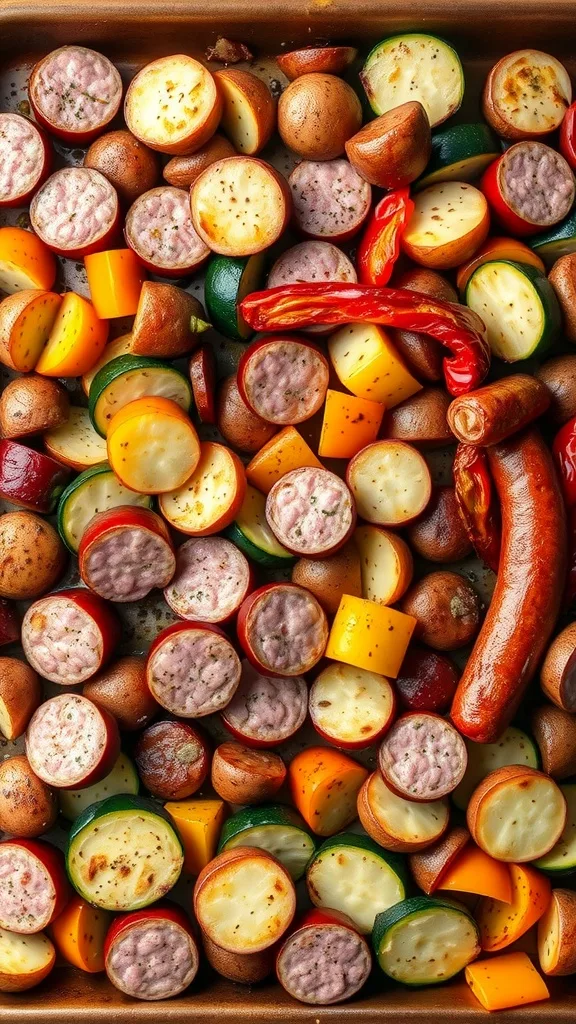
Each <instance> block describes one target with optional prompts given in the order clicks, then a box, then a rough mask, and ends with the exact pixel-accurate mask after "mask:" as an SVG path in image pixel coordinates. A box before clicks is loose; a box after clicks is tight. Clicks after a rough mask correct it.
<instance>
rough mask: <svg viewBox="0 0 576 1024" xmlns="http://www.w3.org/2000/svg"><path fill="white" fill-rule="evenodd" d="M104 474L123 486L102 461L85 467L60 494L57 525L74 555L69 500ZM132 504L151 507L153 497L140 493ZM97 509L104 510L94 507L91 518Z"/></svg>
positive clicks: (123, 502)
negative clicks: (69, 519) (68, 525)
mask: <svg viewBox="0 0 576 1024" xmlns="http://www.w3.org/2000/svg"><path fill="white" fill-rule="evenodd" d="M102 474H108V476H109V477H110V480H111V482H113V483H118V485H119V486H121V485H120V483H119V481H118V480H117V478H116V476H115V474H114V473H113V471H112V470H111V469H110V466H109V465H108V463H107V462H101V463H99V465H97V466H90V468H89V469H85V470H84V472H83V473H80V474H79V475H78V476H77V477H75V478H74V480H72V481H71V482H70V483H69V484H68V486H67V487H66V488H65V490H64V491H63V492H62V494H61V495H60V500H59V502H58V508H57V510H56V525H57V528H58V533H59V534H60V537H61V538H62V540H63V542H64V544H65V545H66V547H67V548H68V550H69V551H71V552H72V554H73V555H76V554H77V553H78V548H77V546H76V545H75V543H74V541H73V539H72V537H71V535H70V533H69V531H68V528H67V525H66V514H67V506H68V502H69V500H70V498H71V497H72V496H73V495H75V494H77V492H78V491H79V490H80V489H81V488H83V487H84V486H85V485H86V484H88V483H89V482H90V481H91V480H93V479H94V478H95V477H98V476H101V475H102ZM123 489H124V490H125V491H126V493H127V494H128V491H127V489H126V488H123ZM120 504H128V502H127V500H124V501H122V502H120ZM130 504H137V505H139V506H141V507H143V508H151V506H152V498H151V496H150V495H147V494H139V495H138V501H137V502H130ZM106 507H107V508H109V507H113V506H106ZM96 511H98V512H102V511H104V509H103V508H98V509H96V508H94V510H93V511H91V514H90V516H89V517H88V518H90V519H91V518H92V516H93V515H94V514H95V513H96Z"/></svg>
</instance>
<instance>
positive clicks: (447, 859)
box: [408, 825, 470, 896]
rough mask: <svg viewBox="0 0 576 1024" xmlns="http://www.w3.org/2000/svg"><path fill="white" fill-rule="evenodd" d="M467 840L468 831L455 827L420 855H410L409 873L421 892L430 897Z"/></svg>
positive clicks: (458, 826) (459, 826)
mask: <svg viewBox="0 0 576 1024" xmlns="http://www.w3.org/2000/svg"><path fill="white" fill-rule="evenodd" d="M469 839H470V833H469V831H468V829H467V828H462V826H461V825H456V826H455V827H454V828H452V829H450V831H449V832H447V833H446V834H445V835H444V836H443V837H442V839H440V840H439V842H437V843H434V845H433V846H428V847H427V848H426V850H423V851H422V852H421V853H413V854H411V855H410V857H409V858H408V863H409V865H410V871H411V872H412V876H413V878H414V881H415V882H416V884H417V885H418V886H419V887H420V888H421V889H422V892H425V893H426V895H427V896H430V894H431V893H433V892H435V891H436V889H438V887H439V886H440V883H441V881H442V876H443V875H444V874H445V873H446V871H447V870H448V868H449V867H450V866H451V864H452V862H453V861H454V860H455V859H456V858H457V857H458V854H459V853H460V852H461V851H462V850H463V849H464V847H465V846H466V845H467V843H468V841H469Z"/></svg>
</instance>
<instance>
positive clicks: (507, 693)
mask: <svg viewBox="0 0 576 1024" xmlns="http://www.w3.org/2000/svg"><path fill="white" fill-rule="evenodd" d="M488 458H489V462H490V469H491V471H492V475H493V477H494V482H495V484H496V489H497V492H498V496H499V499H500V504H501V508H502V550H501V555H500V564H499V567H498V578H497V581H496V587H495V589H494V595H493V597H492V602H491V604H490V608H489V609H488V614H487V615H486V618H485V620H484V624H483V626H482V629H481V630H480V633H479V635H478V638H477V640H476V643H475V645H474V648H473V650H472V654H471V655H470V658H469V660H468V664H467V665H466V668H465V669H464V672H463V675H462V678H461V679H460V682H459V684H458V688H457V690H456V694H455V697H454V701H453V704H452V711H451V716H452V721H453V722H454V724H455V726H456V728H457V729H458V730H459V731H460V732H461V733H462V735H463V736H467V737H468V738H469V739H471V740H475V741H476V742H477V743H493V742H494V741H495V740H497V739H498V737H499V736H500V734H501V733H502V732H503V730H504V729H505V728H506V726H507V725H508V724H509V722H510V720H511V719H512V717H513V716H514V714H515V712H516V710H517V708H518V705H519V703H520V700H521V698H522V694H523V693H524V690H525V688H526V686H527V685H528V683H529V682H530V680H531V678H532V676H533V675H534V672H535V669H536V667H537V665H538V662H539V660H540V657H541V655H542V653H543V652H544V650H545V649H546V645H547V643H548V640H549V638H550V635H551V633H552V630H553V629H554V626H555V623H556V619H557V617H558V612H559V609H560V603H561V600H562V592H563V588H564V576H565V572H566V551H567V537H566V519H565V512H564V505H563V501H562V495H561V493H560V488H559V485H558V481H557V478H556V474H555V469H554V465H553V462H552V457H551V455H550V452H549V451H548V448H547V447H546V445H545V444H544V441H543V440H542V438H541V436H540V434H539V433H538V431H536V430H530V431H528V432H526V433H524V434H522V435H520V436H519V437H516V438H514V439H513V440H511V441H508V442H505V443H503V444H499V445H496V446H495V447H494V448H490V450H489V452H488Z"/></svg>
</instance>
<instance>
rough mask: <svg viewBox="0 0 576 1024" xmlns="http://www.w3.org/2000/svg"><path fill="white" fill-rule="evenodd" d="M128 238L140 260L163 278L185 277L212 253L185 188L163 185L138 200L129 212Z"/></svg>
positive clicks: (127, 217)
mask: <svg viewBox="0 0 576 1024" xmlns="http://www.w3.org/2000/svg"><path fill="white" fill-rule="evenodd" d="M124 237H125V239H126V242H127V244H128V245H129V246H130V248H131V249H133V251H134V252H135V253H136V255H137V257H138V259H139V260H140V262H141V263H142V264H143V265H144V266H145V267H147V268H148V270H151V271H152V273H153V274H158V275H159V276H160V277H184V276H185V275H186V274H191V273H193V272H194V271H195V270H197V269H198V267H200V266H202V264H203V263H204V262H205V260H207V259H208V256H209V255H210V250H209V248H208V246H207V245H206V244H205V243H204V242H203V241H202V239H201V238H200V237H199V236H198V235H197V233H196V231H195V229H194V225H193V224H192V219H191V217H190V203H189V201H188V196H187V195H186V193H185V192H184V191H183V190H182V189H181V188H173V187H172V186H171V185H160V186H159V187H158V188H153V189H151V190H150V191H149V192H144V194H143V195H141V196H139V197H138V198H137V199H135V200H134V202H133V203H132V206H131V207H130V209H129V210H128V213H127V214H126V221H125V224H124Z"/></svg>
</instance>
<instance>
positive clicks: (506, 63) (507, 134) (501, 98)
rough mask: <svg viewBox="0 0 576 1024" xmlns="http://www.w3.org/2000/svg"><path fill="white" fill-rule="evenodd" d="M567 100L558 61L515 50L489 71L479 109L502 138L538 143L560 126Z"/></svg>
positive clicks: (566, 84) (565, 74) (568, 95)
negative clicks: (528, 140) (531, 140)
mask: <svg viewBox="0 0 576 1024" xmlns="http://www.w3.org/2000/svg"><path fill="white" fill-rule="evenodd" d="M519 96H522V100H521V102H520V101H519ZM571 99H572V86H571V84H570V75H569V74H568V71H567V70H566V68H565V67H564V65H563V64H561V63H560V61H559V60H556V58H555V57H551V56H550V54H549V53H543V52H542V51H541V50H516V51H515V52H513V53H509V54H507V55H506V57H502V59H501V60H499V61H498V63H497V64H495V65H494V67H493V68H492V70H491V72H490V74H489V75H488V78H487V79H486V85H485V86H484V95H483V97H482V109H483V113H484V117H485V118H486V120H487V121H488V123H489V124H490V125H492V127H493V128H494V130H495V131H496V132H498V135H501V136H502V138H504V139H538V138H541V136H542V135H547V134H548V133H549V132H553V131H554V130H555V129H556V128H558V127H559V126H560V122H561V121H562V118H563V117H564V114H565V112H566V107H568V106H569V104H570V101H571Z"/></svg>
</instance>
